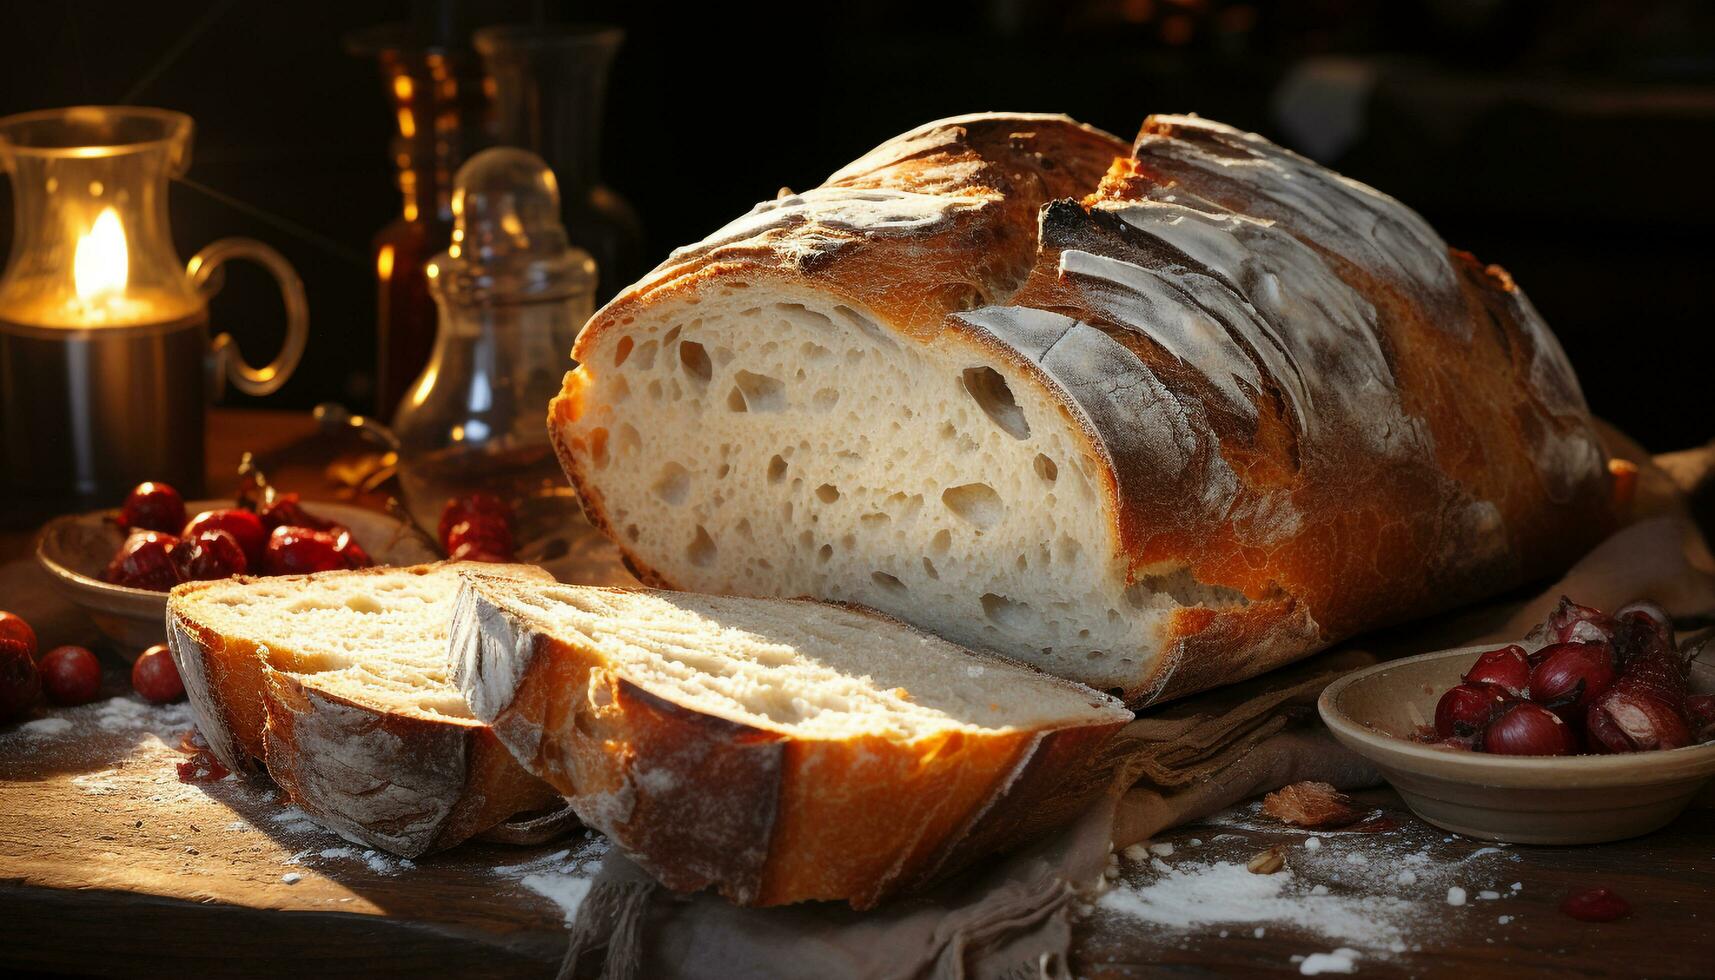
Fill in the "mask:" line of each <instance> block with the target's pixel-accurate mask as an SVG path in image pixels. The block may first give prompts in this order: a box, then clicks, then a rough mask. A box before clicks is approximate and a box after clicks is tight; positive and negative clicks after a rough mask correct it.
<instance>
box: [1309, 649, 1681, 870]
mask: <svg viewBox="0 0 1715 980" xmlns="http://www.w3.org/2000/svg"><path fill="white" fill-rule="evenodd" d="M1497 646H1501V644H1487V645H1484V646H1477V647H1462V648H1460V649H1457V650H1445V651H1442V652H1440V653H1427V654H1424V655H1422V656H1419V657H1408V658H1406V659H1403V660H1393V661H1389V662H1387V663H1383V664H1378V665H1376V666H1374V667H1370V668H1367V669H1365V670H1360V671H1356V672H1354V673H1351V674H1348V675H1346V676H1345V677H1342V678H1340V679H1339V680H1337V681H1335V682H1334V683H1332V684H1330V685H1328V687H1327V689H1326V690H1324V691H1323V692H1322V697H1321V698H1320V700H1318V702H1317V709H1318V710H1319V711H1320V712H1321V714H1322V720H1323V721H1325V722H1327V724H1328V728H1329V730H1331V731H1332V732H1333V733H1334V737H1335V738H1337V739H1339V740H1340V742H1341V743H1343V744H1344V745H1345V746H1346V747H1347V748H1349V749H1351V750H1352V751H1354V752H1356V753H1358V754H1359V755H1361V756H1363V757H1364V758H1365V759H1368V760H1369V761H1370V762H1371V763H1372V764H1373V765H1374V766H1375V767H1376V768H1377V769H1379V770H1381V773H1382V775H1383V776H1384V777H1386V778H1387V781H1388V782H1390V783H1392V784H1393V787H1394V789H1396V790H1398V791H1399V795H1400V796H1402V797H1404V798H1405V802H1406V804H1407V805H1408V806H1410V807H1411V809H1412V812H1414V813H1416V814H1417V815H1418V816H1419V817H1422V818H1423V819H1424V820H1427V821H1429V822H1430V823H1432V824H1434V825H1436V826H1437V827H1442V828H1444V829H1446V830H1451V831H1453V832H1454V833H1457V834H1463V835H1465V836H1467V837H1476V838H1479V839H1482V840H1493V841H1505V842H1508V843H1513V844H1595V843H1600V842H1602V841H1611V840H1620V839H1623V838H1626V837H1636V836H1638V835H1639V834H1647V833H1649V832H1650V831H1652V830H1656V829H1659V828H1660V827H1662V826H1664V825H1665V824H1667V823H1668V822H1669V821H1671V820H1672V819H1673V818H1674V817H1676V816H1678V815H1679V813H1680V811H1682V810H1684V809H1685V807H1686V804H1688V803H1690V802H1691V799H1692V797H1694V796H1696V795H1697V793H1698V791H1699V790H1701V789H1702V788H1703V787H1704V786H1705V785H1706V784H1708V783H1709V781H1710V779H1711V777H1715V743H1709V744H1704V745H1691V746H1686V747H1685V748H1679V749H1668V750H1665V751H1660V752H1638V753H1630V754H1626V755H1581V756H1569V757H1559V758H1551V757H1543V756H1504V755H1487V754H1484V753H1481V752H1461V751H1457V750H1454V749H1445V748H1438V747H1435V746H1431V745H1425V744H1422V743H1419V742H1415V741H1412V740H1411V738H1410V737H1409V736H1410V735H1411V734H1412V733H1413V732H1414V731H1416V730H1417V728H1418V726H1419V725H1426V724H1430V723H1431V722H1432V721H1433V720H1434V715H1435V704H1436V702H1437V701H1439V700H1440V698H1441V695H1442V693H1443V692H1445V691H1446V690H1447V689H1448V688H1449V687H1452V686H1453V685H1455V684H1458V683H1459V682H1460V678H1461V677H1462V676H1463V675H1464V674H1465V672H1466V671H1468V670H1469V669H1470V668H1471V665H1472V663H1474V662H1475V661H1476V659H1477V656H1478V654H1480V653H1482V652H1483V651H1485V650H1493V649H1495V648H1496V647H1497ZM1691 686H1692V689H1693V690H1694V691H1696V692H1709V691H1715V668H1711V666H1710V665H1709V664H1707V663H1703V662H1697V663H1694V665H1693V669H1692V681H1691Z"/></svg>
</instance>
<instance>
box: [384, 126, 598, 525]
mask: <svg viewBox="0 0 1715 980" xmlns="http://www.w3.org/2000/svg"><path fill="white" fill-rule="evenodd" d="M452 208H453V233H452V244H451V246H450V247H449V248H448V249H447V250H446V251H445V252H442V253H441V254H440V255H437V256H435V258H433V259H431V260H430V261H429V264H428V266H427V268H426V273H427V275H428V280H429V289H430V291H431V293H433V295H434V299H435V304H436V306H437V307H438V309H439V314H440V316H439V321H438V326H437V330H436V335H435V345H434V349H433V351H432V352H431V354H430V357H429V363H428V366H427V367H425V368H424V369H423V373H422V374H421V375H419V376H418V378H417V381H416V383H415V384H413V385H412V386H411V388H410V389H409V390H408V391H407V392H406V394H405V397H404V399H403V400H402V401H400V403H399V408H398V411H397V413H396V414H395V416H394V424H393V431H394V434H395V435H396V436H397V438H398V447H399V449H398V451H399V484H400V489H401V491H402V492H403V495H404V498H405V505H406V508H407V509H408V510H409V511H410V512H411V516H412V517H413V518H414V519H415V520H416V521H417V523H418V524H419V525H421V526H422V527H424V528H428V529H433V528H434V527H435V526H436V524H437V522H438V521H439V518H440V512H441V508H442V507H443V506H444V505H445V503H446V501H447V500H448V499H449V498H450V497H453V496H456V495H458V494H461V493H468V492H471V491H475V490H486V491H489V492H492V493H495V494H498V495H499V496H501V497H502V498H503V499H506V500H509V501H514V502H518V503H519V505H520V506H521V507H523V506H525V505H526V504H527V502H528V501H530V500H532V499H535V498H541V497H568V498H569V497H570V496H571V494H572V491H571V488H570V487H568V486H567V485H566V479H565V476H564V474H562V473H561V471H560V467H559V463H558V462H557V461H556V460H555V458H554V451H553V448H552V447H551V445H550V444H549V441H548V428H547V421H546V420H547V413H548V402H549V400H550V399H551V398H553V397H554V395H556V394H558V393H559V390H560V383H561V381H562V379H563V378H564V376H565V372H566V371H567V370H568V369H570V367H571V361H570V357H569V352H570V350H571V342H572V339H573V337H574V336H575V335H576V334H577V331H578V328H579V327H581V326H582V325H583V323H584V321H585V320H586V319H588V318H589V316H590V313H591V312H592V311H593V304H594V295H595V284H596V266H595V261H594V260H593V259H592V258H590V256H589V254H588V253H587V252H584V251H583V250H582V249H578V248H575V247H573V246H571V245H570V244H568V242H567V240H566V231H565V228H564V227H563V226H562V225H561V223H560V199H559V189H558V186H557V185H556V183H555V180H554V173H553V171H551V170H549V169H548V167H547V166H546V165H545V164H544V163H543V162H542V160H541V158H540V157H537V156H536V155H535V154H533V153H530V152H529V151H527V150H520V149H514V148H510V147H497V148H494V149H489V150H484V151H483V152H481V153H479V154H477V155H476V156H474V157H472V158H471V159H470V161H469V162H467V163H466V164H465V165H464V166H463V167H461V168H460V169H459V171H458V175H457V176H456V178H455V180H454V190H453V199H452ZM521 516H522V515H521Z"/></svg>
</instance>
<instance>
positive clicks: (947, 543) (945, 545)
mask: <svg viewBox="0 0 1715 980" xmlns="http://www.w3.org/2000/svg"><path fill="white" fill-rule="evenodd" d="M952 546H953V532H951V531H949V530H947V529H946V528H942V529H941V530H939V531H936V532H935V536H934V537H932V538H930V539H929V550H931V551H933V552H935V554H937V555H944V554H946V553H947V550H948V549H949V548H951V547H952Z"/></svg>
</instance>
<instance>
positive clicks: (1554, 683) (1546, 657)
mask: <svg viewBox="0 0 1715 980" xmlns="http://www.w3.org/2000/svg"><path fill="white" fill-rule="evenodd" d="M1538 653H1539V654H1540V655H1541V657H1540V659H1539V660H1538V662H1537V665H1536V668H1535V669H1534V670H1532V671H1531V673H1530V696H1531V700H1533V701H1535V702H1536V703H1537V704H1540V705H1543V706H1545V707H1547V708H1548V709H1549V710H1550V711H1553V712H1554V713H1555V714H1557V715H1559V716H1560V717H1561V718H1562V719H1563V720H1565V721H1568V722H1574V721H1576V720H1578V719H1582V718H1583V717H1584V712H1585V711H1586V710H1588V709H1589V707H1590V704H1591V702H1593V701H1595V700H1596V699H1597V698H1599V697H1601V696H1602V695H1603V694H1605V693H1607V690H1608V688H1610V687H1612V686H1613V685H1614V678H1615V677H1616V676H1617V672H1616V671H1615V670H1614V654H1613V651H1612V650H1610V649H1609V648H1608V646H1607V645H1606V644H1603V645H1597V644H1595V643H1556V644H1553V645H1552V646H1546V647H1543V648H1542V649H1541V650H1539V651H1538Z"/></svg>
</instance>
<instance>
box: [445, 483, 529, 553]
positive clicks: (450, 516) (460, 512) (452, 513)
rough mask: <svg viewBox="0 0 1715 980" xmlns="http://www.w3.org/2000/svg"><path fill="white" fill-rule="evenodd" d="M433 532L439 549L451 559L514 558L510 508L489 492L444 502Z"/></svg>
mask: <svg viewBox="0 0 1715 980" xmlns="http://www.w3.org/2000/svg"><path fill="white" fill-rule="evenodd" d="M436 533H437V534H438V535H439V537H440V541H441V550H442V551H444V552H446V555H447V557H448V558H451V559H452V560H454V561H488V562H509V561H513V560H514V555H513V549H514V547H515V545H514V542H513V535H512V508H511V507H509V506H507V504H506V501H504V500H501V499H500V498H499V497H496V496H495V495H494V494H492V493H470V494H465V495H464V496H462V497H454V498H453V499H451V500H449V501H447V505H446V507H445V508H443V509H442V510H441V522H440V526H439V527H438V528H436Z"/></svg>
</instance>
